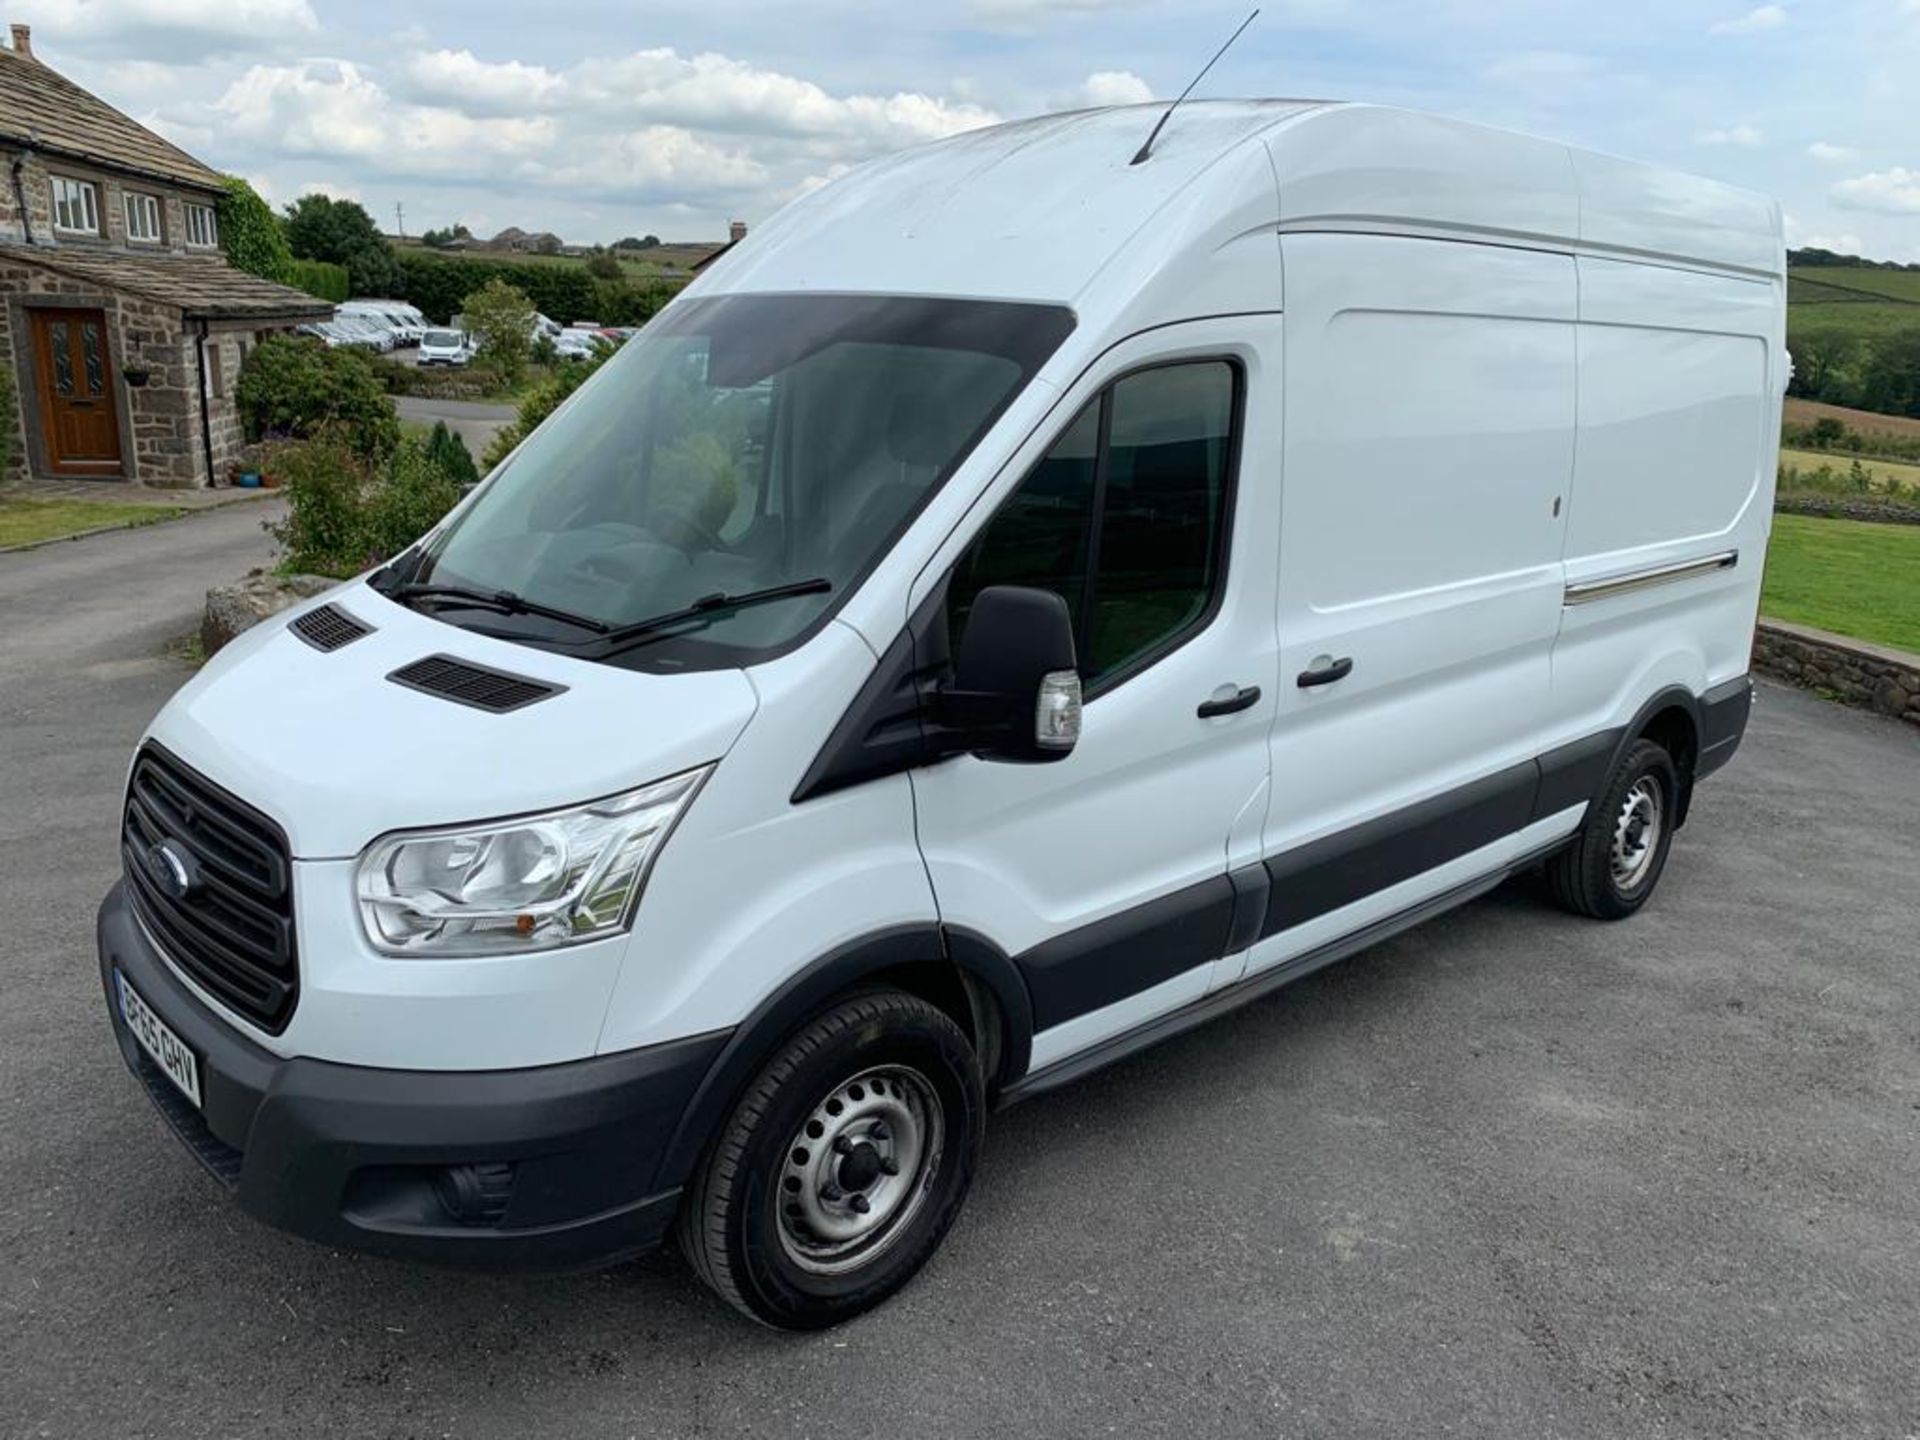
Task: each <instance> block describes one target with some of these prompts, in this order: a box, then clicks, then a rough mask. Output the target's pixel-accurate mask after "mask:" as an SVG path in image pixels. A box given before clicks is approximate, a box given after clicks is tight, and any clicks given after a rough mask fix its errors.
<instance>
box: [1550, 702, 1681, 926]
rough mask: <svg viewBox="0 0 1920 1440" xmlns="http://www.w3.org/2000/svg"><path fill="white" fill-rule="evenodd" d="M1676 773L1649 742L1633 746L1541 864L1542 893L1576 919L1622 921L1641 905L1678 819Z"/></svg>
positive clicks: (1663, 753)
mask: <svg viewBox="0 0 1920 1440" xmlns="http://www.w3.org/2000/svg"><path fill="white" fill-rule="evenodd" d="M1679 793H1680V777H1679V772H1678V771H1676V770H1675V769H1674V765H1673V758H1672V757H1671V756H1670V755H1668V754H1667V752H1666V751H1665V750H1663V749H1662V748H1661V747H1660V746H1658V745H1656V744H1655V743H1654V742H1653V741H1651V740H1636V741H1634V743H1633V744H1631V745H1629V746H1628V747H1627V753H1626V754H1625V755H1623V756H1621V758H1620V763H1619V764H1618V765H1617V766H1616V767H1615V768H1614V772H1613V775H1612V776H1611V778H1610V779H1609V780H1608V782H1607V788H1606V790H1605V791H1604V792H1603V793H1602V794H1601V796H1600V798H1599V799H1597V800H1595V801H1594V802H1593V804H1592V805H1590V806H1589V807H1588V809H1587V816H1586V819H1585V820H1584V821H1582V822H1581V825H1580V831H1579V833H1578V834H1577V835H1576V836H1575V837H1574V838H1573V841H1572V842H1571V843H1570V844H1569V845H1568V846H1567V848H1566V849H1564V850H1562V851H1560V852H1559V853H1558V854H1557V855H1555V856H1554V857H1553V858H1552V859H1550V860H1549V861H1547V887H1548V889H1549V890H1551V891H1552V892H1553V898H1554V899H1555V900H1556V901H1558V902H1559V903H1560V904H1561V905H1562V906H1564V907H1565V908H1566V909H1568V910H1571V911H1572V912H1573V913H1574V914H1576V915H1587V916H1591V917H1592V918H1594V919H1597V920H1621V919H1624V918H1626V917H1627V916H1629V915H1631V914H1633V913H1634V911H1636V910H1638V909H1639V908H1640V907H1641V906H1642V905H1644V904H1646V902H1647V897H1648V896H1650V895H1651V894H1653V887H1654V886H1655V885H1657V884H1659V882H1660V873H1661V871H1662V870H1664V869H1665V868H1666V864H1667V851H1668V849H1669V847H1671V845H1672V844H1673V821H1674V816H1675V815H1676V814H1677V813H1678V803H1677V802H1678V799H1679Z"/></svg>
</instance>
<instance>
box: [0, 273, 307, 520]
mask: <svg viewBox="0 0 1920 1440" xmlns="http://www.w3.org/2000/svg"><path fill="white" fill-rule="evenodd" d="M36 304H43V305H75V306H83V307H86V308H88V309H93V308H98V309H100V310H101V311H102V312H103V313H104V314H105V316H106V320H107V351H108V354H109V356H110V357H111V359H112V362H113V371H114V381H113V385H114V404H115V405H116V406H117V407H118V409H119V412H120V414H121V416H122V417H123V423H122V426H121V446H120V450H121V456H120V459H121V467H122V476H123V478H125V479H128V480H135V481H138V482H140V483H142V484H145V485H156V486H165V487H169V488H177V487H184V486H196V485H206V484H208V483H210V481H211V483H214V484H220V483H224V481H225V479H226V472H227V467H228V466H229V465H230V464H232V463H233V462H234V461H235V460H237V459H238V458H239V455H240V452H241V449H242V448H243V443H244V442H243V437H242V435H241V433H240V413H239V410H238V408H237V407H236V406H235V404H234V398H233V392H234V386H235V384H236V383H237V381H238V380H239V376H240V366H241V364H242V363H243V361H244V360H245V358H246V354H247V352H248V351H249V350H251V349H252V348H253V346H254V345H255V344H257V343H258V341H259V339H260V337H261V336H262V335H263V334H265V333H267V332H266V331H265V330H260V329H256V328H254V327H252V326H251V325H248V326H244V327H234V328H228V329H218V328H216V329H214V330H213V331H212V333H211V334H209V336H208V337H207V367H208V373H207V417H208V419H209V420H210V421H211V435H212V441H213V474H212V476H211V477H209V476H208V474H207V459H206V446H205V443H204V441H203V439H202V431H201V423H200V365H199V357H198V356H197V354H196V353H195V352H196V348H197V343H198V337H197V335H196V334H194V333H192V330H191V329H190V328H189V326H188V323H187V322H186V321H184V320H183V319H182V318H181V315H180V312H179V311H178V310H176V309H174V308H173V307H172V306H169V305H162V304H159V303H157V302H155V301H150V300H143V299H140V298H138V297H137V296H133V295H128V294H125V293H121V292H108V293H105V294H102V293H101V292H100V289H99V287H98V286H97V285H93V284H91V283H89V282H87V281H82V280H72V279H68V278H67V277H65V276H62V275H57V274H55V273H54V272H52V271H50V270H43V269H41V268H40V267H38V266H36V265H33V264H32V263H30V262H17V261H14V260H7V261H5V262H0V367H4V368H5V370H6V371H7V373H8V374H9V375H11V376H12V378H13V382H14V384H13V389H14V414H13V417H12V419H13V426H14V432H13V433H14V445H13V449H12V453H11V456H10V458H9V460H8V465H7V473H6V474H5V475H4V476H0V480H4V481H12V480H21V479H25V478H26V477H27V476H28V475H30V474H33V473H40V474H43V475H44V474H46V473H47V472H46V471H45V469H44V467H42V468H40V469H38V471H37V472H36V470H35V468H34V462H35V460H36V458H37V455H36V446H35V445H33V444H30V443H29V436H30V435H33V434H35V433H37V431H38V429H39V425H40V417H39V411H38V406H37V404H36V403H35V401H34V395H35V386H36V385H37V383H38V380H37V377H35V376H34V375H33V374H32V373H31V372H32V355H31V349H32V341H31V337H30V332H29V329H28V318H27V312H28V308H29V307H31V306H33V305H36ZM195 328H197V325H196V327H195ZM273 328H279V327H273ZM130 367H138V368H141V369H144V370H146V371H147V373H148V380H147V383H146V384H145V385H140V386H137V385H129V384H127V383H126V380H125V378H124V377H125V372H126V370H127V369H128V368H130ZM39 453H41V454H43V453H44V451H43V450H42V451H40V452H39Z"/></svg>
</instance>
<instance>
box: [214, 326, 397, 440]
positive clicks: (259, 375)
mask: <svg viewBox="0 0 1920 1440" xmlns="http://www.w3.org/2000/svg"><path fill="white" fill-rule="evenodd" d="M234 400H235V403H236V404H237V405H238V406H239V409H240V422H241V425H242V426H243V427H244V428H245V430H246V435H247V439H249V440H270V439H310V438H312V437H314V436H317V435H319V434H320V433H321V432H322V431H333V432H335V434H336V436H337V438H339V439H340V440H342V441H343V443H345V444H347V445H349V446H351V447H352V449H353V450H354V451H355V452H356V453H358V454H360V455H362V456H364V457H366V458H367V459H369V460H380V459H384V458H385V457H386V456H387V455H389V454H391V453H392V452H393V447H394V445H395V444H396V443H398V441H399V439H400V422H399V421H398V420H397V419H396V418H395V417H394V413H393V406H392V404H391V403H390V402H389V401H388V399H387V392H386V387H385V386H384V385H382V384H381V382H380V378H379V376H378V375H376V374H375V373H374V369H373V365H372V363H371V361H370V360H369V359H368V357H367V356H365V355H363V354H361V353H360V352H359V351H357V350H350V349H345V348H341V349H337V350H332V349H328V348H327V346H325V345H323V344H321V343H320V341H318V340H315V339H312V338H310V337H308V336H305V335H273V336H269V337H268V338H267V339H265V340H263V341H262V342H261V343H260V344H258V345H256V346H255V347H254V348H253V350H252V352H251V353H250V354H249V355H248V356H247V359H246V363H245V364H244V365H242V366H241V367H240V379H239V383H238V384H237V385H236V386H235V387H234Z"/></svg>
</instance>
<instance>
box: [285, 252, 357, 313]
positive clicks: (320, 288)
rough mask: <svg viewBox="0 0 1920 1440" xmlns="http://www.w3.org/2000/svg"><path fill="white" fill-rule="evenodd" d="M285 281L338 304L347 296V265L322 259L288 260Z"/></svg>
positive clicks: (295, 287)
mask: <svg viewBox="0 0 1920 1440" xmlns="http://www.w3.org/2000/svg"><path fill="white" fill-rule="evenodd" d="M287 283H288V284H289V285H291V286H293V288H294V289H296V290H304V291H306V292H307V294H309V295H317V296H319V297H320V298H321V299H322V300H331V301H333V303H334V304H336V305H338V304H339V303H340V302H341V301H342V300H345V299H346V298H347V267H346V266H344V265H329V264H328V263H327V262H326V261H324V260H289V261H288V262H287Z"/></svg>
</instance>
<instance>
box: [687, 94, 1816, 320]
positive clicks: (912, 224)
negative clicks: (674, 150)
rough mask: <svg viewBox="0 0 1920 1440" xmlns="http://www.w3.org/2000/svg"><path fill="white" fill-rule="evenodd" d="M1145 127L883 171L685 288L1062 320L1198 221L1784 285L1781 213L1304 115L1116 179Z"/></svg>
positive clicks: (1215, 136)
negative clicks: (1527, 252)
mask: <svg viewBox="0 0 1920 1440" xmlns="http://www.w3.org/2000/svg"><path fill="white" fill-rule="evenodd" d="M1164 108H1165V107H1164V105H1163V104H1159V103H1156V104H1152V105H1129V106H1116V107H1111V108H1107V109H1100V110H1081V111H1074V112H1071V113H1068V114H1062V115H1047V116H1042V117H1040V118H1038V119H1033V120H1022V121H1016V122H1014V123H1012V124H1008V125H998V126H994V127H992V128H989V129H985V130H974V131H969V132H967V133H965V134H962V135H957V136H954V137H952V138H951V139H947V140H941V141H936V142H934V143H932V144H930V145H923V146H919V147H916V148H914V149H911V150H905V151H901V152H899V153H898V154H894V155H890V156H886V157H884V158H882V159H879V160H876V161H873V162H871V163H869V164H867V165H865V166H862V167H860V168H859V169H857V170H854V171H852V172H851V173H849V174H847V175H845V176H843V177H841V178H840V179H839V180H837V181H835V182H834V183H832V184H831V185H828V186H825V187H823V188H821V189H820V190H817V191H815V192H813V193H812V194H811V195H808V196H806V197H805V198H803V199H801V200H799V201H796V202H795V203H794V204H792V205H790V206H788V207H787V208H786V209H785V210H783V211H781V212H780V213H779V214H777V215H776V216H775V217H774V218H773V219H772V220H771V221H769V222H767V223H766V224H764V225H762V226H760V227H758V228H757V229H756V230H755V231H754V232H753V234H752V235H750V236H749V237H748V238H747V239H746V240H744V241H742V242H741V244H740V245H739V246H737V247H735V249H734V251H733V252H732V253H731V254H729V255H728V256H727V257H726V258H725V259H724V260H722V261H721V262H719V263H718V264H716V265H714V266H712V267H710V268H709V270H708V271H707V272H706V274H705V275H704V276H703V277H701V279H700V280H698V281H696V282H695V285H694V287H693V288H694V289H696V290H697V291H698V292H700V293H714V292H718V291H773V290H785V291H791V290H824V291H866V292H875V291H884V292H891V293H901V294H949V295H978V296H992V297H997V298H1004V299H1027V300H1043V301H1052V302H1056V303H1072V302H1073V301H1074V300H1075V298H1076V297H1078V296H1080V295H1081V294H1082V293H1083V292H1084V291H1085V290H1086V289H1087V287H1088V286H1089V284H1091V283H1092V281H1093V279H1094V277H1095V276H1096V275H1097V274H1099V272H1100V271H1101V270H1102V269H1103V268H1104V267H1105V266H1106V265H1107V264H1108V263H1109V262H1110V261H1112V260H1113V259H1114V258H1115V257H1116V256H1117V255H1118V254H1119V253H1120V252H1121V251H1122V250H1123V249H1126V248H1127V247H1128V245H1129V242H1130V241H1132V240H1134V239H1135V237H1141V239H1142V241H1143V243H1151V244H1152V245H1154V246H1155V247H1158V248H1160V249H1161V250H1162V251H1164V252H1166V253H1165V255H1164V259H1163V263H1164V264H1166V265H1176V264H1178V263H1180V262H1181V261H1182V260H1183V259H1184V260H1196V259H1203V258H1205V257H1206V256H1209V255H1211V254H1212V253H1213V252H1214V250H1215V249H1217V248H1218V247H1219V246H1220V245H1221V244H1222V243H1224V239H1225V237H1223V235H1222V234H1221V232H1220V230H1219V227H1218V226H1216V225H1210V224H1208V223H1206V220H1205V217H1206V216H1209V215H1212V216H1219V215H1224V214H1229V213H1230V214H1232V215H1233V216H1234V217H1235V228H1236V231H1237V233H1238V234H1241V235H1244V234H1245V233H1246V231H1247V229H1248V228H1249V227H1253V228H1259V229H1272V230H1278V231H1282V232H1284V231H1289V230H1358V231H1372V232H1383V233H1392V234H1436V235H1452V236H1454V237H1457V238H1463V239H1476V240H1482V241H1487V242H1493V243H1506V244H1520V245H1529V246H1535V247H1539V248H1548V249H1561V250H1580V251H1584V252H1595V253H1602V254H1606V253H1613V254H1618V255H1622V256H1629V257H1642V258H1657V259H1660V260H1664V261H1669V262H1677V263H1681V264H1687V265H1694V266H1701V267H1706V268H1712V269H1723V270H1730V271H1737V272H1742V273H1747V274H1752V275H1765V276H1775V275H1780V274H1782V273H1784V265H1785V255H1784V247H1783V243H1782V239H1781V219H1780V210H1779V207H1778V205H1777V204H1775V202H1774V201H1772V200H1771V199H1768V198H1766V197H1764V196H1760V195H1756V194H1753V193H1751V192H1748V191H1744V190H1739V189H1736V188H1734V187H1732V186H1729V185H1723V184H1720V183H1719V182H1717V181H1713V180H1706V179H1701V178H1699V177H1696V176H1691V175H1684V174H1681V173H1679V172H1675V171H1669V170H1662V169H1659V168H1657V167H1654V166H1650V165H1642V164H1638V163H1636V162H1633V161H1628V160H1620V159H1615V158H1613V157H1611V156H1606V155H1600V154H1596V153H1594V152H1590V151H1583V150H1576V149H1573V148H1571V147H1568V146H1565V145H1561V144H1556V143H1555V142H1552V141H1548V140H1541V139H1536V138H1534V137H1531V136H1526V135H1520V134H1515V133H1513V132H1510V131H1505V130H1496V129H1492V128H1489V127H1486V126H1481V125H1473V124H1468V123H1466V122H1463V121H1458V120H1450V119H1446V118H1443V117H1440V116H1436V115H1426V114H1421V113H1419V112H1415V111H1408V110H1400V109H1395V108H1392V107H1389V106H1380V105H1365V104H1349V103H1342V102H1334V101H1319V100H1206V101H1190V102H1188V103H1187V104H1185V105H1182V106H1181V107H1180V109H1179V111H1178V113H1177V114H1175V115H1174V117H1173V119H1172V120H1171V122H1170V123H1169V124H1168V125H1167V127H1166V129H1165V130H1163V131H1162V132H1161V134H1160V138H1159V140H1158V141H1157V142H1156V144H1155V145H1154V149H1153V154H1152V156H1151V158H1150V159H1148V160H1147V161H1146V162H1145V163H1144V164H1141V165H1132V164H1130V163H1129V162H1130V161H1131V160H1132V157H1133V155H1134V152H1135V151H1136V150H1138V149H1139V146H1140V142H1141V141H1142V140H1143V139H1144V138H1145V137H1146V134H1147V132H1148V130H1150V129H1151V128H1152V126H1153V123H1154V121H1155V120H1156V119H1157V118H1158V117H1159V114H1160V112H1161V111H1162V110H1163V109H1164ZM1263 150H1264V151H1265V152H1266V154H1265V158H1266V161H1267V163H1264V164H1255V163H1252V161H1251V160H1250V158H1249V157H1258V156H1259V155H1260V152H1261V151H1263ZM1176 199H1178V202H1179V203H1177V204H1176V203H1175V202H1176ZM1156 217H1160V220H1161V222H1162V223H1161V224H1159V225H1156V226H1155V227H1154V230H1152V231H1148V230H1147V227H1148V225H1149V222H1151V221H1154V220H1155V218H1156ZM1182 244H1185V245H1186V246H1187V249H1186V253H1184V254H1182V253H1180V247H1181V245H1182Z"/></svg>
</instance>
